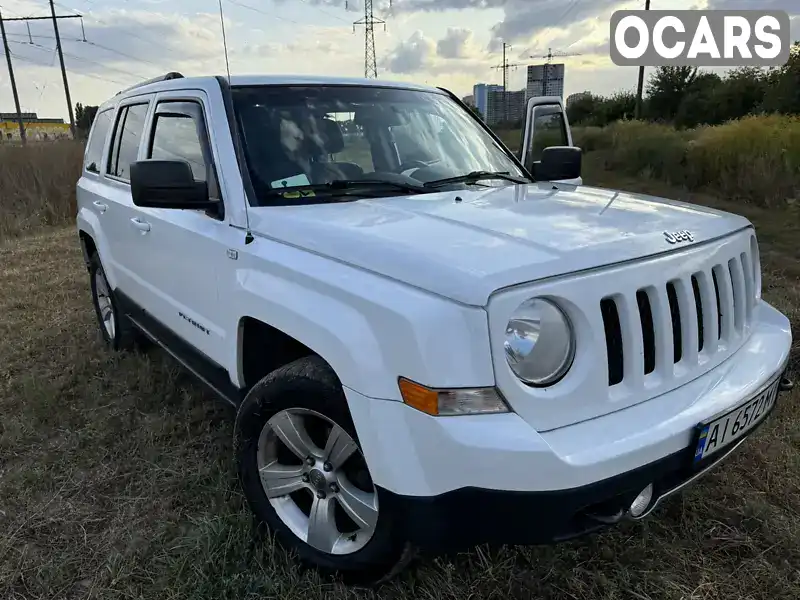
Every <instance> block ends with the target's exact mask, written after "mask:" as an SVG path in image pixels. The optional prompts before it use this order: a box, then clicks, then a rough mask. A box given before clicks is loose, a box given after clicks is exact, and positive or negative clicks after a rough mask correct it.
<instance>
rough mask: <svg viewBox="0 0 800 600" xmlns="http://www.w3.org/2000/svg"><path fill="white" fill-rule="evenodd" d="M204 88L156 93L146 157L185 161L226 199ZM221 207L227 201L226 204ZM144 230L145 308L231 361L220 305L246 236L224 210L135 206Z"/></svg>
mask: <svg viewBox="0 0 800 600" xmlns="http://www.w3.org/2000/svg"><path fill="white" fill-rule="evenodd" d="M206 105H207V103H206V98H205V95H204V94H203V93H202V92H165V93H162V94H158V95H157V96H156V99H155V108H154V110H153V114H152V117H151V118H150V119H149V122H148V129H147V132H148V134H147V136H146V137H145V146H144V148H143V149H142V159H144V160H147V159H150V158H153V159H161V160H184V161H186V162H188V163H189V165H190V166H191V168H192V173H193V175H194V178H195V180H196V181H205V182H207V183H208V189H209V195H210V197H211V198H212V199H220V200H223V194H222V192H221V191H220V186H219V184H218V181H219V180H218V178H217V170H216V167H215V162H216V161H215V160H214V154H213V151H212V147H211V144H210V142H209V136H208V130H207V126H206V123H207V120H206V116H205V115H206V114H207V110H206V108H205V107H206ZM220 205H221V206H222V202H221V203H220ZM137 211H138V219H139V221H140V224H138V225H136V224H135V226H139V227H141V228H142V229H143V231H142V235H141V236H140V242H141V243H140V244H139V249H138V252H137V255H136V257H135V258H134V259H133V261H134V264H135V265H136V266H135V270H136V273H137V276H138V277H139V278H140V279H141V281H142V285H143V286H144V287H145V288H146V294H147V299H146V302H145V305H144V307H145V308H146V309H147V311H148V312H149V313H151V316H152V317H154V318H155V319H156V320H157V321H158V322H159V323H160V324H161V325H163V326H165V327H167V328H168V329H170V330H171V331H172V333H174V334H176V335H177V336H178V337H180V338H181V339H182V340H184V341H185V342H187V343H188V344H189V345H191V346H192V347H193V348H195V349H196V350H199V351H200V352H202V353H203V354H205V355H206V357H208V358H210V359H211V360H213V361H214V362H216V363H217V364H220V365H225V364H226V357H227V349H228V343H233V340H226V335H229V334H230V335H235V332H229V331H226V330H225V329H224V328H223V326H222V324H223V320H222V311H221V310H220V306H219V302H220V293H219V286H220V279H221V275H220V273H224V272H226V271H225V270H226V269H227V270H228V271H232V266H231V264H230V258H229V255H228V252H227V249H228V248H230V244H234V238H236V239H239V238H242V237H243V236H242V235H241V232H239V231H238V230H236V229H234V228H232V227H230V225H229V223H228V221H227V220H226V218H225V215H224V214H223V213H224V211H220V213H211V212H205V211H202V210H191V209H182V210H181V209H167V208H141V207H137Z"/></svg>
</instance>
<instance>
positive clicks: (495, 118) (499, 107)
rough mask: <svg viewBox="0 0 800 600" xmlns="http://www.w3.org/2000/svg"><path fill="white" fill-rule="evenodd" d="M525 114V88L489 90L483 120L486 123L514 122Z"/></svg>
mask: <svg viewBox="0 0 800 600" xmlns="http://www.w3.org/2000/svg"><path fill="white" fill-rule="evenodd" d="M524 115H525V90H519V91H516V92H503V91H491V92H489V95H488V98H487V106H486V113H485V117H484V120H485V121H486V124H487V125H497V124H498V123H516V122H518V121H521V120H522V119H523V116H524Z"/></svg>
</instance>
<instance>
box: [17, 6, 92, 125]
mask: <svg viewBox="0 0 800 600" xmlns="http://www.w3.org/2000/svg"><path fill="white" fill-rule="evenodd" d="M51 19H52V20H53V29H54V30H55V34H56V48H57V49H58V58H59V59H61V76H62V77H63V79H64V93H65V94H66V95H67V109H68V111H69V113H68V114H69V130H70V132H71V133H72V137H73V139H74V138H75V116H74V114H73V112H72V98H71V97H70V95H69V81H67V68H66V66H65V65H64V53H63V52H62V51H61V36H60V35H59V34H58V20H59V19H80V20H81V26H83V15H56V9H55V7H54V6H53V0H50V16H49V17H17V18H15V19H5V21H6V22H7V23H10V22H11V21H25V22H26V23H27V22H28V21H49V20H51ZM6 54H7V55H8V50H6ZM10 64H11V61H10V59H9V66H10ZM12 79H13V76H12ZM17 112H19V108H17Z"/></svg>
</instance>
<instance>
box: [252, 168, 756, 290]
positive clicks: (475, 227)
mask: <svg viewBox="0 0 800 600" xmlns="http://www.w3.org/2000/svg"><path fill="white" fill-rule="evenodd" d="M458 199H460V201H458ZM250 219H251V227H252V228H253V230H254V231H255V232H257V233H261V234H263V235H266V236H268V237H270V238H273V239H276V240H280V241H284V242H286V243H290V244H292V245H294V246H298V247H301V248H306V249H308V250H311V251H313V252H315V253H318V254H322V255H325V256H329V257H331V258H335V259H337V260H339V261H342V262H345V263H348V264H351V265H354V266H357V267H359V268H362V269H366V270H369V271H372V272H375V273H378V274H380V275H383V276H385V277H389V278H392V279H396V280H398V281H402V282H403V283H406V284H409V285H412V286H415V287H418V288H420V289H424V290H427V291H429V292H432V293H435V294H438V295H441V296H445V297H447V298H451V299H453V300H456V301H458V302H461V303H464V304H470V305H475V306H484V305H486V304H487V302H488V299H489V296H490V295H491V294H492V292H494V291H495V290H498V289H500V288H504V287H508V286H511V285H515V284H519V283H525V282H530V281H534V280H539V279H543V278H546V277H551V276H554V275H561V274H566V273H573V272H576V271H583V270H586V269H592V268H595V267H600V266H604V265H611V264H615V263H620V262H624V261H629V260H635V259H638V258H641V257H645V256H652V255H654V254H660V253H664V252H669V251H680V250H681V249H683V248H685V247H687V246H689V245H693V244H697V243H702V242H704V241H708V240H711V239H715V238H719V237H721V236H724V235H726V234H728V233H730V232H733V231H738V230H740V229H742V228H744V227H747V226H748V225H749V222H748V221H747V220H746V219H744V218H743V217H739V216H737V215H733V214H729V213H725V212H721V211H717V210H713V209H710V208H705V207H699V206H695V205H691V204H685V203H682V202H676V201H671V200H665V199H662V198H655V197H653V196H645V195H638V194H628V193H625V192H619V191H614V190H607V189H601V188H594V187H588V186H573V185H564V184H559V185H554V184H550V183H539V184H531V185H509V186H504V187H498V188H491V189H477V188H476V190H475V191H472V190H469V191H458V192H439V193H435V194H423V195H416V196H402V197H393V198H377V199H368V200H359V201H354V202H343V203H338V202H337V203H330V204H318V205H310V206H287V207H263V208H256V209H253V210H251V211H250ZM682 230H688V231H690V232H691V233H692V236H693V240H694V241H693V242H691V243H689V242H679V243H677V244H670V243H668V242H667V240H666V237H665V235H664V232H676V231H682Z"/></svg>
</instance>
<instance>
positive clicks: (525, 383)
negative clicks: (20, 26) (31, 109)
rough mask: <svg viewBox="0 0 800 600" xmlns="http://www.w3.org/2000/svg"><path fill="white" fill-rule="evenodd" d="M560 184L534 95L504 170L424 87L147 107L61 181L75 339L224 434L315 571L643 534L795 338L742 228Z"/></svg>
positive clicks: (308, 86)
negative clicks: (73, 187)
mask: <svg viewBox="0 0 800 600" xmlns="http://www.w3.org/2000/svg"><path fill="white" fill-rule="evenodd" d="M580 167H581V151H580V149H578V148H575V147H574V146H573V142H572V134H571V132H570V128H569V123H568V120H567V117H566V114H565V112H564V109H563V106H562V104H561V101H560V99H558V98H533V99H531V100H530V101H529V102H528V107H527V113H526V119H525V127H524V131H523V133H522V139H521V151H520V156H519V158H518V157H517V156H516V155H515V154H514V153H512V152H510V151H509V150H508V149H507V148H506V147H505V146H504V145H503V144H502V142H501V141H500V140H499V139H498V138H497V137H496V136H495V135H494V134H493V133H492V132H491V131H490V130H489V129H488V128H487V127H486V126H485V125H484V124H483V123H482V122H481V121H480V120H479V119H477V118H476V117H475V116H474V115H473V114H472V113H471V112H470V111H469V110H468V109H467V108H466V107H465V106H464V105H463V104H461V103H460V102H459V101H458V100H457V99H456V98H455V97H454V96H453V95H452V94H451V93H449V92H447V91H445V90H442V89H437V88H430V87H426V86H418V85H412V84H407V83H390V82H386V81H380V82H377V81H366V80H351V79H337V78H317V77H278V76H275V77H234V78H232V79H230V80H228V79H224V78H217V77H201V78H183V77H182V76H180V75H179V74H174V73H173V74H170V75H168V76H166V77H163V78H157V80H153V81H149V82H145V83H144V84H141V85H138V86H134V87H133V88H131V89H129V90H125V91H124V92H121V93H120V94H119V95H117V96H116V97H114V98H112V99H111V100H109V101H108V102H107V103H106V104H104V105H103V106H101V107H100V110H99V111H98V115H97V118H96V120H95V123H94V125H93V128H92V132H91V134H90V138H89V142H88V145H87V149H86V159H85V168H84V172H83V176H82V177H81V179H80V181H79V183H78V217H77V223H78V229H79V233H80V240H81V244H82V247H83V249H84V255H85V257H86V264H87V267H88V269H89V272H90V281H91V287H92V292H93V299H94V306H95V311H96V314H97V318H98V323H99V325H100V331H101V333H102V335H103V337H104V339H105V340H106V342H107V343H108V344H109V345H110V346H111V347H112V348H115V349H117V348H125V347H133V346H141V345H142V344H143V343H144V342H147V341H149V342H155V343H156V344H158V345H160V346H162V347H164V348H165V349H167V350H168V351H169V352H170V354H172V355H173V356H174V357H175V358H176V359H177V360H179V361H180V362H181V363H182V364H183V365H184V366H185V367H186V368H188V369H189V370H190V371H191V372H192V373H194V374H195V375H196V376H197V377H198V378H199V379H201V380H202V381H203V382H205V383H206V384H208V385H209V386H210V387H211V388H212V389H213V390H215V391H216V392H217V393H218V394H219V395H220V396H221V397H223V398H224V399H226V400H227V401H229V402H231V403H232V404H234V405H235V406H236V407H237V410H238V413H237V417H236V424H235V436H236V444H235V451H236V459H237V467H238V472H239V477H240V481H241V485H242V488H243V491H244V494H245V496H246V498H247V501H248V503H249V505H250V507H251V508H252V510H253V511H254V513H255V515H256V517H257V518H258V519H259V520H260V521H263V522H265V523H266V524H267V525H268V526H269V527H270V528H271V529H272V530H273V531H274V532H275V534H276V536H277V538H278V539H279V540H280V541H281V542H283V543H284V544H286V545H287V546H289V547H290V548H293V549H295V550H296V551H297V552H298V555H299V557H300V559H301V560H302V561H304V562H306V563H309V564H312V565H314V566H316V567H318V568H320V569H323V570H326V571H337V572H340V573H343V574H345V575H346V576H348V577H353V578H360V579H369V580H378V579H385V578H386V577H388V576H390V575H392V574H394V573H396V572H398V571H399V569H400V568H401V567H402V566H403V565H404V564H406V563H407V562H408V559H409V557H410V556H412V550H413V549H414V548H416V547H420V546H422V547H435V548H443V547H451V546H454V545H456V546H457V545H464V544H474V543H478V542H485V541H495V542H504V543H539V542H551V541H556V540H562V539H566V538H569V537H572V536H575V535H579V534H582V533H586V532H588V531H592V530H594V529H597V528H599V527H602V526H605V525H609V524H613V523H615V522H617V521H619V520H621V519H623V518H633V519H641V518H643V517H644V516H646V515H648V514H650V513H651V512H652V511H653V510H654V509H655V508H656V506H657V505H658V504H659V503H660V502H661V501H662V500H663V499H664V498H666V497H667V496H669V495H670V494H673V493H675V492H676V491H678V490H679V489H681V488H682V487H683V486H685V485H686V484H688V483H690V482H693V481H695V480H696V479H698V478H699V477H700V476H702V474H703V473H705V472H707V471H708V470H709V469H710V468H711V467H713V466H715V465H717V464H718V463H720V461H722V460H723V459H724V458H725V457H727V456H728V455H729V454H730V453H732V452H733V451H734V450H735V449H736V448H738V447H739V446H740V444H741V443H742V442H743V441H744V440H746V439H747V437H748V436H749V435H751V434H752V433H753V432H754V431H755V430H756V428H757V427H758V426H759V425H760V424H761V423H762V422H763V421H764V419H766V418H767V417H768V415H769V414H770V412H771V411H772V409H773V408H774V407H775V405H776V399H777V397H778V393H779V392H780V391H782V390H784V389H787V388H788V387H790V385H791V384H790V382H789V381H788V380H786V379H785V378H784V377H783V373H784V370H785V368H786V365H787V361H788V356H789V348H790V345H791V332H790V328H789V322H788V320H787V319H786V317H785V316H784V315H782V314H780V313H779V312H778V311H776V310H775V309H774V308H773V307H772V306H770V305H769V304H768V303H767V302H766V301H764V300H763V299H762V297H761V267H760V259H759V251H758V243H757V240H756V234H755V232H754V230H753V227H752V225H751V224H750V223H749V222H748V221H747V220H746V219H744V218H742V217H739V216H736V215H733V214H729V213H724V212H721V211H717V210H712V209H708V208H703V207H699V206H694V205H690V204H686V203H681V202H675V201H670V200H666V199H662V198H654V197H650V196H642V195H636V194H628V193H624V192H621V191H615V190H605V189H600V188H594V187H589V186H585V185H583V182H582V179H581V176H580Z"/></svg>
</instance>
